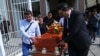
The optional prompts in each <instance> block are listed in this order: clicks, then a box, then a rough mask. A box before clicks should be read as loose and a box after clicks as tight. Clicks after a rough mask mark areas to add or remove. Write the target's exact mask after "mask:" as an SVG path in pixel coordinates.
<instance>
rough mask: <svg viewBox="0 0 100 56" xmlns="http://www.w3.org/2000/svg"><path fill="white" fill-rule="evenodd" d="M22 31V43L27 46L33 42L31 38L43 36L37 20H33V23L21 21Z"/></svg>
mask: <svg viewBox="0 0 100 56" xmlns="http://www.w3.org/2000/svg"><path fill="white" fill-rule="evenodd" d="M30 23H32V25H31V26H30V28H29V29H28V31H27V32H25V30H26V29H27V27H28V26H29V25H30ZM20 30H21V33H22V41H23V42H24V43H26V44H30V43H31V42H32V40H31V39H30V38H31V37H33V38H36V37H37V36H41V33H40V28H39V25H38V22H37V21H35V20H31V22H28V21H26V19H24V20H21V21H20Z"/></svg>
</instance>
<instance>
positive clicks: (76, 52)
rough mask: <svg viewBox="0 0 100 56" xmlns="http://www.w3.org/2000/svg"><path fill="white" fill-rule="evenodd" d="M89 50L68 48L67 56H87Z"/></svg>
mask: <svg viewBox="0 0 100 56" xmlns="http://www.w3.org/2000/svg"><path fill="white" fill-rule="evenodd" d="M88 51H89V48H85V49H79V48H75V47H73V46H69V49H68V52H69V56H88Z"/></svg>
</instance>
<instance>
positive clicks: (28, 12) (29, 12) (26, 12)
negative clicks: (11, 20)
mask: <svg viewBox="0 0 100 56" xmlns="http://www.w3.org/2000/svg"><path fill="white" fill-rule="evenodd" d="M29 14H32V11H30V10H26V11H24V15H29Z"/></svg>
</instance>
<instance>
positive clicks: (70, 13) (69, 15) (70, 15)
mask: <svg viewBox="0 0 100 56" xmlns="http://www.w3.org/2000/svg"><path fill="white" fill-rule="evenodd" d="M71 12H72V10H69V16H68V18H70V16H71Z"/></svg>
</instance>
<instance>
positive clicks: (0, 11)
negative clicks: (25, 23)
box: [0, 0, 8, 18]
mask: <svg viewBox="0 0 100 56" xmlns="http://www.w3.org/2000/svg"><path fill="white" fill-rule="evenodd" d="M0 15H2V17H4V16H6V18H8V17H7V8H6V2H5V0H0Z"/></svg>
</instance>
